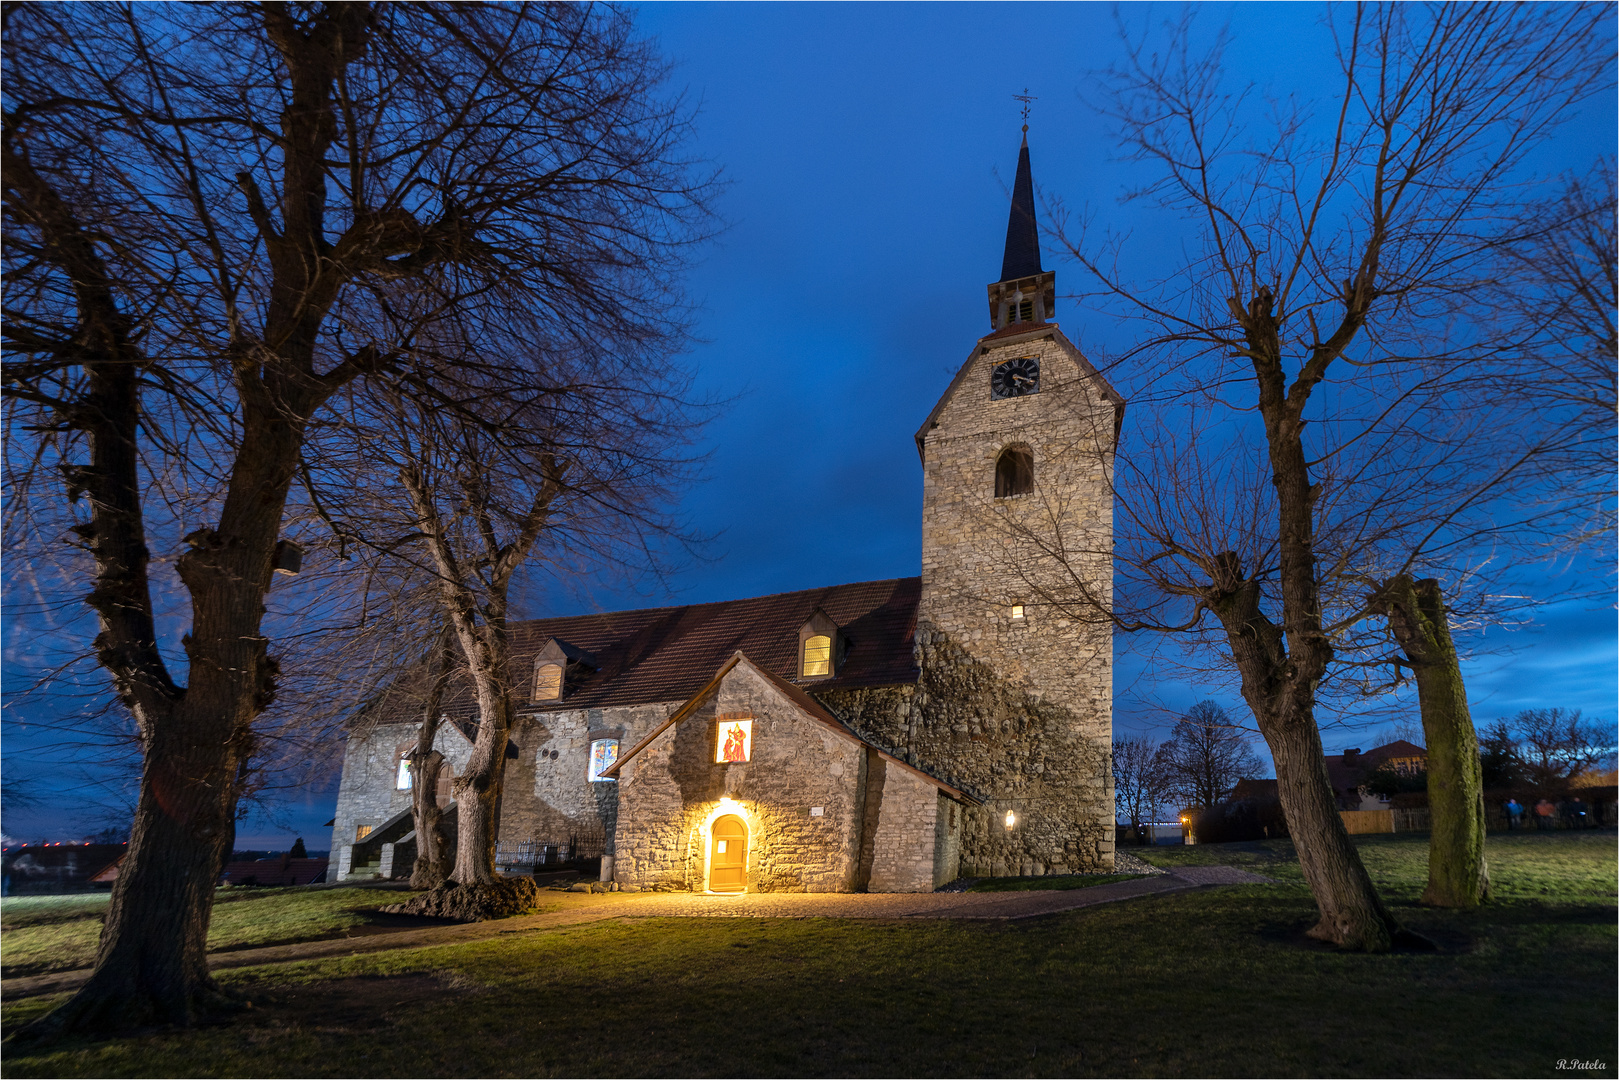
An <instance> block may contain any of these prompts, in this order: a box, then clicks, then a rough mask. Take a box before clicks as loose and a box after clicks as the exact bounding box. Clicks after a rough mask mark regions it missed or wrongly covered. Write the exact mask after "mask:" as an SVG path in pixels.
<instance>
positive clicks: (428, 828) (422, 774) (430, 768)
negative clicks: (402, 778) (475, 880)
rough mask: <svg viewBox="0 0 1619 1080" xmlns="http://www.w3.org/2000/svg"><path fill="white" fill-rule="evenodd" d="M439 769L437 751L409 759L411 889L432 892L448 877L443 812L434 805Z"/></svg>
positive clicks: (440, 759)
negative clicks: (412, 831) (412, 830)
mask: <svg viewBox="0 0 1619 1080" xmlns="http://www.w3.org/2000/svg"><path fill="white" fill-rule="evenodd" d="M433 726H434V727H435V728H436V727H437V726H438V725H437V724H434V725H433ZM443 768H444V755H443V754H441V753H439V752H438V751H437V750H431V749H430V750H428V751H427V753H425V754H424V753H422V752H421V750H420V748H418V749H417V750H416V752H415V753H414V754H412V755H411V784H412V787H411V795H410V797H411V819H412V820H411V824H412V825H413V826H414V828H415V831H416V862H415V864H414V865H413V866H412V867H411V870H410V887H411V888H413V889H436V888H438V887H439V886H440V885H442V884H444V882H445V881H446V880H447V879H448V878H449V876H450V863H449V859H448V858H447V857H446V852H445V848H446V847H447V846H448V845H447V844H446V843H445V842H444V829H443V821H444V811H443V810H442V809H440V808H439V804H438V777H439V772H440V771H441V770H442V769H443Z"/></svg>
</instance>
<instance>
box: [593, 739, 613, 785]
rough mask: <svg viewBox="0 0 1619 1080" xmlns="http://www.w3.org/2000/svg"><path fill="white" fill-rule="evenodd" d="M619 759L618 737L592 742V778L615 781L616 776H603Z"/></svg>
mask: <svg viewBox="0 0 1619 1080" xmlns="http://www.w3.org/2000/svg"><path fill="white" fill-rule="evenodd" d="M617 760H618V740H617V739H597V740H596V741H595V742H593V743H591V744H590V779H591V780H592V781H601V782H603V783H609V784H610V783H613V782H614V781H616V780H617V779H618V777H616V776H603V775H602V773H603V772H605V771H607V770H608V769H610V768H612V767H613V762H615V761H617Z"/></svg>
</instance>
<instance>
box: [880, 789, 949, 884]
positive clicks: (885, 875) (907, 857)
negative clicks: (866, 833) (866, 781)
mask: <svg viewBox="0 0 1619 1080" xmlns="http://www.w3.org/2000/svg"><path fill="white" fill-rule="evenodd" d="M882 798H883V809H882V819H881V821H880V823H879V825H878V828H877V836H876V849H875V851H874V852H873V857H872V860H871V883H870V884H869V885H868V886H867V888H868V889H869V890H870V891H871V892H932V891H933V890H934V888H935V887H936V886H937V885H938V884H940V883H938V882H935V881H934V880H933V879H934V840H935V833H936V829H935V825H936V823H937V821H938V817H939V789H938V788H937V787H935V786H934V785H933V784H930V783H928V782H927V781H926V780H924V779H922V778H921V777H920V776H917V775H916V774H915V773H913V772H911V771H910V770H908V769H901V768H898V767H894V766H891V767H890V768H889V769H888V775H887V778H886V779H885V780H884V782H883V795H882Z"/></svg>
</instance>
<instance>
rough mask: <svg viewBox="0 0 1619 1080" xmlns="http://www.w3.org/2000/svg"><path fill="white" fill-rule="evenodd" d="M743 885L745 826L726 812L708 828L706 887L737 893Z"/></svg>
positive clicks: (745, 874)
mask: <svg viewBox="0 0 1619 1080" xmlns="http://www.w3.org/2000/svg"><path fill="white" fill-rule="evenodd" d="M747 888H748V827H747V825H745V824H743V822H742V819H741V818H739V817H737V816H736V815H735V814H726V815H725V816H724V817H722V818H718V819H717V820H716V821H715V822H714V825H713V827H712V828H710V829H709V841H708V889H709V891H710V892H724V893H737V892H746V891H747Z"/></svg>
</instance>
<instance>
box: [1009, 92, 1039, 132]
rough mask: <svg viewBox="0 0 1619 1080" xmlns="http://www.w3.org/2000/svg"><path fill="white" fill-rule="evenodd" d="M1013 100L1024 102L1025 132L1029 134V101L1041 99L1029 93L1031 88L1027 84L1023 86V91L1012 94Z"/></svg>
mask: <svg viewBox="0 0 1619 1080" xmlns="http://www.w3.org/2000/svg"><path fill="white" fill-rule="evenodd" d="M1012 100H1013V101H1021V102H1023V131H1024V133H1025V134H1027V133H1028V130H1029V102H1031V101H1039V100H1040V99H1039V98H1038V97H1036V96H1035V95H1033V94H1031V93H1029V88H1028V87H1027V86H1025V87H1024V88H1023V93H1021V94H1013V95H1012Z"/></svg>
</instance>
